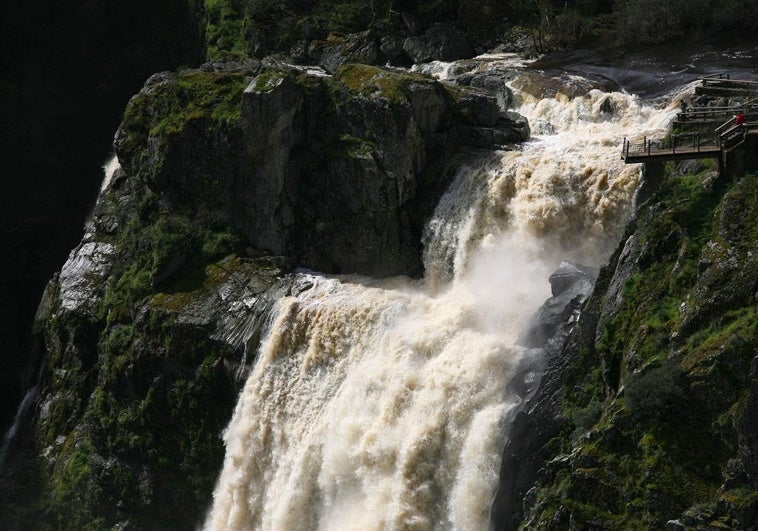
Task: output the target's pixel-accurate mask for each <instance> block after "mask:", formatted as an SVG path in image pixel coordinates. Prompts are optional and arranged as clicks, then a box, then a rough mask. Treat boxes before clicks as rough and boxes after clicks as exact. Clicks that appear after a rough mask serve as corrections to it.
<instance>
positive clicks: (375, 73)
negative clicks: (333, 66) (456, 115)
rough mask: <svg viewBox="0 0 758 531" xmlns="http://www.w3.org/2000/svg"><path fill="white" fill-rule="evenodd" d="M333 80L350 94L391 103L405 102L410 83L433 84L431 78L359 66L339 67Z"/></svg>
mask: <svg viewBox="0 0 758 531" xmlns="http://www.w3.org/2000/svg"><path fill="white" fill-rule="evenodd" d="M335 78H336V80H337V81H338V82H340V83H341V84H342V85H344V86H345V87H347V88H348V89H349V90H350V91H352V92H355V93H358V94H361V95H362V96H365V97H371V98H384V99H387V100H390V101H392V102H400V101H406V100H407V98H406V93H407V92H408V86H409V85H410V84H411V83H422V84H427V85H433V84H435V81H434V80H433V79H432V78H430V77H428V76H424V75H421V74H411V73H405V72H395V71H390V70H385V69H383V68H379V67H376V66H368V65H359V64H347V65H342V66H340V67H339V69H337V73H336V74H335Z"/></svg>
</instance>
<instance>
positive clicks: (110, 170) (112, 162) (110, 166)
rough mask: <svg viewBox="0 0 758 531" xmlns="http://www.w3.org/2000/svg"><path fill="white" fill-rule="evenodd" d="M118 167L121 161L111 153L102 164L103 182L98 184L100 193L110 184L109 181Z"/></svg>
mask: <svg viewBox="0 0 758 531" xmlns="http://www.w3.org/2000/svg"><path fill="white" fill-rule="evenodd" d="M119 168H121V163H120V162H119V160H118V157H117V156H116V155H115V154H113V155H111V157H110V158H109V159H108V160H107V161H106V162H105V164H103V182H102V183H101V184H100V193H103V191H104V190H105V189H106V188H108V186H110V184H111V181H112V180H113V175H114V174H115V173H116V170H118V169H119Z"/></svg>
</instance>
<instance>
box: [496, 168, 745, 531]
mask: <svg viewBox="0 0 758 531" xmlns="http://www.w3.org/2000/svg"><path fill="white" fill-rule="evenodd" d="M686 168H687V169H686V171H683V172H679V173H677V174H676V175H671V174H669V175H667V176H664V178H663V179H661V180H657V179H656V180H655V187H654V188H652V189H649V190H647V191H645V193H644V194H641V196H640V197H644V198H645V199H644V200H642V201H643V202H642V203H641V204H640V207H639V209H638V212H637V216H636V219H635V220H634V222H633V223H632V224H631V225H630V227H629V229H628V231H627V234H626V236H625V238H624V241H623V242H622V243H621V245H620V246H619V248H618V250H617V252H616V253H615V254H614V256H613V257H612V258H611V261H610V264H609V265H608V266H607V267H605V268H603V269H602V270H601V272H600V274H599V277H598V280H597V283H596V285H595V288H594V291H593V294H592V295H591V296H590V298H589V299H588V301H587V303H586V304H585V305H584V308H583V311H582V315H581V319H580V320H579V323H578V325H577V326H576V329H575V331H574V333H573V334H572V335H571V337H570V338H569V340H568V343H567V344H566V346H565V348H563V349H562V350H561V352H560V353H559V354H558V355H557V356H555V357H554V358H553V359H552V361H551V362H550V363H549V365H548V367H547V369H546V372H545V376H544V377H543V379H542V381H541V383H540V388H539V390H537V391H536V393H535V394H534V397H533V398H532V400H531V403H530V409H529V412H528V413H529V414H528V415H523V416H520V417H517V418H515V420H514V423H513V426H512V427H511V430H512V433H514V434H515V435H513V436H515V437H518V438H519V441H520V446H519V448H518V450H519V452H520V453H519V455H521V456H524V459H523V460H520V461H516V462H515V465H516V470H517V472H516V477H515V478H514V477H512V476H508V475H506V474H505V473H504V476H503V479H502V481H504V482H505V483H504V485H503V486H502V487H501V492H503V493H508V492H513V493H515V495H514V496H511V497H510V498H509V497H507V496H503V497H501V498H500V499H499V501H498V502H497V503H496V505H495V507H494V508H493V515H495V518H494V519H493V523H494V524H495V527H496V528H499V529H516V528H517V527H519V526H522V527H523V528H525V529H537V528H539V529H566V528H570V527H572V526H573V527H575V528H584V527H592V528H594V529H618V528H620V527H629V526H631V527H639V528H664V527H665V528H666V529H683V528H686V529H705V528H711V527H709V526H716V527H718V526H720V527H723V528H729V529H749V528H751V526H754V524H755V521H756V520H755V518H756V508H758V504H757V503H756V499H755V495H754V493H755V492H756V487H758V484H757V483H756V475H755V473H754V471H755V452H754V450H753V449H752V448H753V446H754V445H753V443H754V441H755V429H754V428H755V408H754V407H753V405H754V395H755V390H754V389H753V388H754V387H755V385H754V375H755V362H754V359H755V345H756V344H758V335H756V333H757V332H758V329H756V326H755V311H756V302H755V301H756V298H755V293H756V291H757V290H758V284H757V282H758V280H756V279H758V275H756V274H755V273H754V271H755V269H754V268H755V267H756V265H755V260H756V258H755V257H756V253H757V252H758V248H756V242H758V239H757V238H756V237H755V236H754V234H755V230H754V229H755V226H757V225H756V221H758V218H757V217H756V216H758V209H756V207H755V204H754V201H751V200H750V199H749V198H750V197H751V195H752V194H754V193H755V191H756V189H758V180H756V177H755V175H752V174H748V175H747V176H742V177H739V178H738V179H735V180H725V179H724V178H723V177H722V179H721V180H719V179H718V178H716V174H715V173H714V170H713V169H712V168H711V167H710V166H709V165H708V164H707V163H702V162H700V163H694V164H692V163H690V164H687V165H686ZM648 187H649V186H648V185H643V189H644V188H648ZM643 191H644V190H643ZM714 249H718V250H719V252H714ZM711 268H715V271H716V272H717V275H716V277H714V273H709V272H708V271H709V270H710V269H711ZM714 278H719V281H718V282H715V281H714ZM723 288H726V289H723ZM692 316H697V318H696V319H695V318H693V317H692ZM683 434H687V435H686V436H683ZM509 455H510V454H509V453H508V452H506V458H505V461H504V463H508V460H509V459H511V458H510V457H509ZM504 466H505V464H504ZM513 484H516V485H518V487H517V488H516V489H513V488H512V485H513ZM508 489H512V490H510V491H509V490H508Z"/></svg>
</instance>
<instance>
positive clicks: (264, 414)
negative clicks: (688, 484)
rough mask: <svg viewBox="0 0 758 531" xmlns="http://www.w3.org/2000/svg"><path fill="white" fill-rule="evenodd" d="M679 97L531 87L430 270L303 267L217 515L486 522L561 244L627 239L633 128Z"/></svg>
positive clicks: (429, 257) (230, 433)
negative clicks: (523, 341)
mask: <svg viewBox="0 0 758 531" xmlns="http://www.w3.org/2000/svg"><path fill="white" fill-rule="evenodd" d="M443 70H444V69H443ZM445 72H446V73H447V72H448V70H445ZM672 109H673V107H672V106H670V107H669V108H667V109H655V108H653V107H652V106H649V105H645V104H643V103H641V102H640V101H639V100H638V99H637V98H635V97H633V96H630V95H627V94H622V93H603V92H601V91H597V90H593V91H591V92H590V93H589V94H588V95H587V96H586V97H577V98H574V99H572V100H568V99H566V98H550V99H541V100H539V99H535V98H531V97H528V96H526V95H521V96H520V97H519V108H518V109H517V110H518V111H519V112H521V113H522V114H524V115H526V116H527V117H528V119H529V121H530V123H531V124H532V128H533V131H534V133H535V137H534V139H533V140H532V141H530V142H528V143H526V144H525V145H523V146H522V147H521V148H520V149H518V150H516V151H504V152H498V153H495V154H494V155H493V156H492V157H490V158H488V159H486V160H483V161H482V162H481V165H479V166H478V167H473V166H472V167H467V168H463V169H461V171H459V172H458V174H457V176H456V179H455V182H454V183H453V184H452V185H451V187H450V189H449V190H448V191H447V193H446V194H445V196H444V197H443V198H442V200H441V202H440V203H439V206H438V207H437V209H436V212H435V214H434V216H433V219H431V220H430V222H429V224H428V227H427V231H426V235H425V237H424V243H425V257H424V258H425V264H426V270H427V272H428V273H427V277H426V278H425V279H424V280H423V281H420V282H412V281H409V280H407V279H403V278H395V279H388V280H382V281H378V280H372V279H368V278H362V277H355V276H341V277H331V276H324V275H318V274H314V273H302V274H300V275H299V277H298V280H297V286H296V289H295V290H294V292H295V293H298V295H297V296H291V297H286V298H284V299H282V300H280V301H279V303H278V306H277V308H276V309H275V312H274V313H275V318H274V320H273V321H272V323H271V324H270V326H269V331H268V334H267V336H266V338H265V340H264V342H263V344H262V346H261V350H260V352H259V355H258V360H257V362H256V365H255V367H254V369H253V371H252V373H251V375H250V377H249V379H248V380H247V383H246V385H245V387H244V389H243V391H242V393H241V396H240V398H239V402H238V404H237V407H236V410H235V412H234V416H233V418H232V420H231V423H230V424H229V427H228V428H227V430H226V432H225V434H224V440H225V443H226V457H225V462H224V465H223V470H222V472H221V475H220V478H219V480H218V483H217V486H216V489H215V492H214V495H213V497H214V501H213V506H212V508H211V510H210V512H209V514H208V516H207V518H206V521H205V527H206V529H210V530H222V529H224V530H227V529H267V530H268V529H271V530H287V529H325V530H339V529H360V530H366V529H485V528H487V527H488V513H489V507H490V504H491V502H492V498H493V496H494V492H495V489H496V486H497V482H498V477H497V474H498V471H499V467H500V461H501V453H502V445H503V441H504V434H505V429H506V426H504V419H505V418H506V416H507V413H508V411H509V410H510V409H511V408H513V407H514V406H515V405H517V404H518V401H519V397H518V396H515V395H510V394H508V392H507V391H506V389H507V384H508V382H509V380H510V378H511V376H512V375H513V374H514V370H515V367H516V366H517V365H518V362H519V360H520V359H521V357H522V356H523V355H524V354H525V352H524V349H523V348H522V347H520V346H519V345H517V344H516V340H517V337H518V334H519V332H520V331H521V329H522V327H523V326H524V325H525V324H526V322H527V321H528V319H529V318H530V316H531V315H532V313H533V312H534V311H535V310H536V309H537V308H538V307H539V305H540V304H541V303H542V302H543V301H544V300H545V299H546V298H548V297H549V296H550V290H549V286H548V283H547V280H546V279H547V277H548V275H549V274H550V272H551V271H552V270H553V269H554V268H555V266H557V265H558V263H559V262H560V260H562V259H569V260H574V261H578V262H583V263H586V264H588V265H599V264H601V263H602V262H603V261H604V260H606V259H607V256H608V254H609V252H610V250H611V249H612V247H613V246H615V245H616V244H617V243H618V239H619V237H620V235H621V232H622V230H623V226H624V223H625V222H626V220H627V218H628V216H629V211H630V203H631V199H632V196H633V194H634V191H635V189H636V186H637V180H638V176H639V167H637V166H624V164H623V163H622V161H621V160H620V157H619V151H618V150H619V145H620V142H621V138H622V137H623V136H625V135H626V136H631V135H634V134H649V133H650V132H652V131H655V130H659V129H661V128H663V127H664V126H665V125H666V122H667V120H668V119H670V118H671V116H672V113H673V112H674V111H672Z"/></svg>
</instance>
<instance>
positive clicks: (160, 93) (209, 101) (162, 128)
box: [123, 70, 250, 151]
mask: <svg viewBox="0 0 758 531" xmlns="http://www.w3.org/2000/svg"><path fill="white" fill-rule="evenodd" d="M249 82H250V77H249V76H248V75H247V74H245V73H238V72H235V73H223V72H201V71H197V70H187V71H183V72H180V73H179V74H177V75H176V76H174V77H171V78H169V79H167V80H165V81H161V82H159V83H157V84H155V85H153V86H152V87H151V89H150V90H148V91H142V92H140V93H139V94H137V95H136V96H134V97H133V98H132V99H131V100H130V101H129V104H128V105H127V107H126V111H125V112H124V120H123V129H124V132H125V133H126V135H127V137H126V138H127V141H126V143H125V145H124V147H125V148H126V150H127V151H133V150H134V149H137V148H139V147H144V146H146V143H147V137H159V138H165V137H171V136H175V135H178V134H179V133H181V132H182V131H183V130H184V128H185V127H187V125H188V124H191V123H196V122H200V123H203V124H204V127H205V128H206V129H207V130H208V131H212V130H214V129H220V130H224V129H226V128H233V127H237V126H239V120H240V115H241V111H242V93H243V91H244V89H245V87H246V86H247V84H248V83H249Z"/></svg>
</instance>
